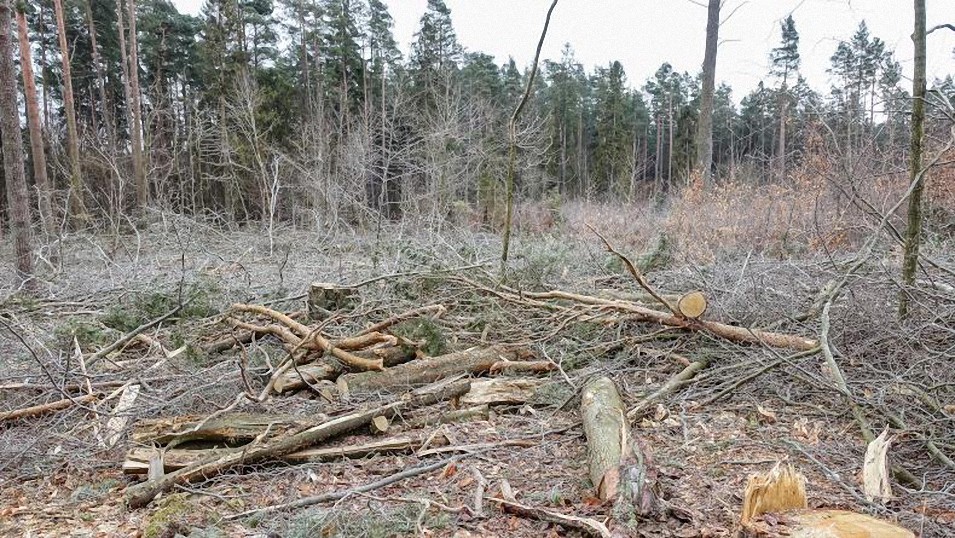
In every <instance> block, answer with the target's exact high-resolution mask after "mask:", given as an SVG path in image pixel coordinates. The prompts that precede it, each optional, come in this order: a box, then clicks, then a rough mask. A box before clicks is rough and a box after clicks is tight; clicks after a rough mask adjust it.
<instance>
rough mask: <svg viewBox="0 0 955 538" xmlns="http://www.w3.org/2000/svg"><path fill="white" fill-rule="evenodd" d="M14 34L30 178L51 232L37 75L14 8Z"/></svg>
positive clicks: (23, 22)
mask: <svg viewBox="0 0 955 538" xmlns="http://www.w3.org/2000/svg"><path fill="white" fill-rule="evenodd" d="M16 19H17V36H18V38H19V42H20V65H21V66H22V69H21V71H22V72H23V93H24V94H25V95H24V101H25V103H26V109H27V110H26V111H27V125H28V127H29V129H30V151H31V152H32V153H31V156H32V157H33V180H34V182H35V183H36V190H37V207H38V209H39V211H40V222H41V223H42V224H43V231H44V232H46V233H47V234H50V235H52V234H53V233H54V232H55V231H56V230H55V228H56V225H55V219H54V218H53V203H52V202H51V190H50V177H49V175H47V169H46V148H44V147H43V127H42V126H41V125H40V104H39V102H37V96H36V78H35V77H34V76H33V58H32V57H31V54H30V38H29V36H28V35H27V18H26V15H25V14H24V13H23V11H20V10H17V11H16Z"/></svg>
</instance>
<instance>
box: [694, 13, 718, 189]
mask: <svg viewBox="0 0 955 538" xmlns="http://www.w3.org/2000/svg"><path fill="white" fill-rule="evenodd" d="M719 34H720V0H709V6H708V8H707V14H706V52H705V53H704V55H703V93H702V95H701V96H700V123H699V127H698V131H697V134H696V148H697V156H696V169H697V170H699V171H700V173H701V174H703V176H702V177H703V184H704V185H706V184H709V183H710V179H711V174H712V170H711V169H712V167H713V94H714V92H715V91H716V49H717V46H718V45H719Z"/></svg>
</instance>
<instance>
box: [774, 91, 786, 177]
mask: <svg viewBox="0 0 955 538" xmlns="http://www.w3.org/2000/svg"><path fill="white" fill-rule="evenodd" d="M787 91H788V88H786V83H785V82H783V87H782V89H781V90H780V94H779V140H778V141H777V142H778V143H779V145H778V146H777V149H776V166H777V172H778V174H779V176H778V178H777V179H778V181H779V183H780V184H782V183H783V181H785V180H786V120H787V119H788V118H787V116H788V115H789V95H788V93H787Z"/></svg>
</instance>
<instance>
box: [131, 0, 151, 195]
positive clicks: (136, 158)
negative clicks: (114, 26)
mask: <svg viewBox="0 0 955 538" xmlns="http://www.w3.org/2000/svg"><path fill="white" fill-rule="evenodd" d="M128 1H129V4H128V8H129V54H128V55H127V56H128V58H129V91H130V94H131V96H132V102H131V105H132V108H133V113H132V120H133V124H132V127H131V128H130V130H131V131H132V133H131V138H132V143H133V177H134V178H135V181H136V203H137V205H138V207H139V209H143V208H145V207H146V204H147V203H149V185H148V184H147V183H146V170H145V169H144V166H145V164H144V162H143V161H144V158H143V121H142V105H141V104H140V95H141V93H140V91H139V52H138V49H139V47H138V39H137V37H136V0H128Z"/></svg>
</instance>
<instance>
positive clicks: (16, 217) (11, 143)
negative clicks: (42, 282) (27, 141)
mask: <svg viewBox="0 0 955 538" xmlns="http://www.w3.org/2000/svg"><path fill="white" fill-rule="evenodd" d="M12 11H13V1H12V0H0V133H2V135H3V172H4V178H5V179H6V184H7V185H6V186H7V204H8V205H9V207H10V227H11V228H12V229H13V242H14V248H15V250H16V256H17V276H18V277H19V278H20V279H21V280H22V281H24V282H27V283H28V284H29V280H30V278H31V277H32V276H33V229H32V228H31V227H30V225H31V223H30V196H29V194H28V193H27V180H26V174H25V173H24V171H23V142H22V139H21V137H20V112H19V110H18V109H17V75H16V67H15V66H14V60H13V54H14V52H13V35H12V27H13V20H12Z"/></svg>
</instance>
